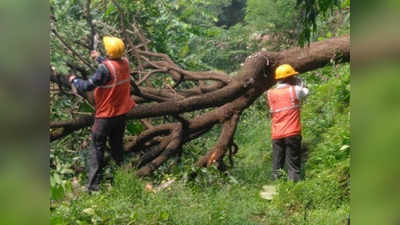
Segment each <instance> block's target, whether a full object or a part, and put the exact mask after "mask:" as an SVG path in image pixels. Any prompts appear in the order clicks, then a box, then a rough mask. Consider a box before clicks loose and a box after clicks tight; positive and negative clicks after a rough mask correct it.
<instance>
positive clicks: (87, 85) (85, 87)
mask: <svg viewBox="0 0 400 225" xmlns="http://www.w3.org/2000/svg"><path fill="white" fill-rule="evenodd" d="M104 60H106V58H105V57H98V58H97V62H98V63H99V66H98V67H97V70H96V73H95V74H94V75H92V76H91V77H90V78H89V79H88V80H83V79H81V78H75V79H74V80H73V81H72V83H73V85H74V86H75V88H76V89H77V90H78V91H79V92H85V91H92V90H93V89H95V88H96V87H97V86H101V85H105V84H106V83H107V82H108V81H110V80H111V73H110V71H109V70H108V68H107V66H106V65H105V64H104V63H103V62H104Z"/></svg>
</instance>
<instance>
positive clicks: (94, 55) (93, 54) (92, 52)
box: [90, 50, 100, 60]
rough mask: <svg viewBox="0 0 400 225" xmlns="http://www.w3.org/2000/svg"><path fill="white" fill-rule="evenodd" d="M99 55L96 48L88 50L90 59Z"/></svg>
mask: <svg viewBox="0 0 400 225" xmlns="http://www.w3.org/2000/svg"><path fill="white" fill-rule="evenodd" d="M99 56H100V54H99V53H98V52H97V51H96V50H92V51H91V52H90V57H92V59H94V60H96V59H97V58H98V57H99Z"/></svg>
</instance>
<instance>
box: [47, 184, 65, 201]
mask: <svg viewBox="0 0 400 225" xmlns="http://www.w3.org/2000/svg"><path fill="white" fill-rule="evenodd" d="M50 194H51V196H50V198H51V199H53V200H55V201H58V200H61V199H62V198H64V188H63V187H62V186H61V185H55V186H52V187H51V193H50Z"/></svg>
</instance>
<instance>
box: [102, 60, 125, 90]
mask: <svg viewBox="0 0 400 225" xmlns="http://www.w3.org/2000/svg"><path fill="white" fill-rule="evenodd" d="M104 63H106V64H107V65H108V66H109V68H111V71H110V72H111V76H112V77H113V83H112V84H108V85H101V86H98V87H99V88H113V87H116V86H118V85H122V84H124V83H126V82H129V81H130V79H129V78H127V79H124V80H119V81H117V75H116V72H115V67H114V65H113V64H112V63H111V62H109V61H104Z"/></svg>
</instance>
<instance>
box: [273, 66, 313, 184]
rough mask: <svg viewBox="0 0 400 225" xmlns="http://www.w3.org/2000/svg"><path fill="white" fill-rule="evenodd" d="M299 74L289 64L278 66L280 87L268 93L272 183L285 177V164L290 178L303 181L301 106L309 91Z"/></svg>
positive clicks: (277, 78)
mask: <svg viewBox="0 0 400 225" xmlns="http://www.w3.org/2000/svg"><path fill="white" fill-rule="evenodd" d="M297 74H298V72H296V71H295V70H294V69H293V67H292V66H291V65H289V64H283V65H280V66H278V67H277V68H276V70H275V79H276V80H277V86H276V87H275V88H273V89H270V90H268V91H267V94H266V99H267V102H268V105H269V109H270V113H271V136H272V137H271V138H272V180H275V179H277V178H279V177H281V176H282V174H281V170H282V169H283V168H284V165H285V161H286V165H287V171H288V178H289V179H290V180H292V181H294V182H297V181H299V180H300V167H301V158H300V155H301V138H302V137H301V121H300V104H301V100H302V99H303V98H305V97H306V96H307V95H308V92H309V90H308V89H307V88H305V87H304V85H303V82H302V81H301V79H300V78H298V77H297V76H296V75H297Z"/></svg>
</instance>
